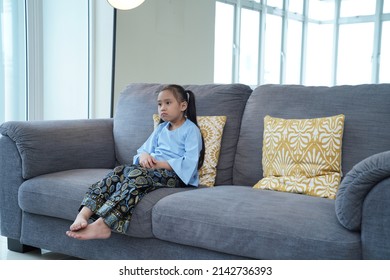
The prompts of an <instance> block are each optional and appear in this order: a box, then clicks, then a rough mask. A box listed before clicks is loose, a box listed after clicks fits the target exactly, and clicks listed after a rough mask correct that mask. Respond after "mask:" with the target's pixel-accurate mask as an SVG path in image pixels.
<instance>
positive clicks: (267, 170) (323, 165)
mask: <svg viewBox="0 0 390 280" xmlns="http://www.w3.org/2000/svg"><path fill="white" fill-rule="evenodd" d="M344 118H345V117H344V115H338V116H333V117H327V118H317V119H291V120H288V119H280V118H273V117H270V116H266V117H265V118H264V138H263V159H262V164H263V172H264V173H263V177H264V178H263V179H262V180H260V181H259V182H258V183H257V184H256V185H255V186H254V188H259V189H267V190H276V191H285V192H294V193H301V194H306V195H312V196H318V197H324V198H330V199H335V198H336V192H337V189H338V186H339V184H340V180H341V146H342V138H343V131H344Z"/></svg>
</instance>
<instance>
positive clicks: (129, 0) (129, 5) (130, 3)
mask: <svg viewBox="0 0 390 280" xmlns="http://www.w3.org/2000/svg"><path fill="white" fill-rule="evenodd" d="M107 1H108V3H110V5H111V6H113V7H114V8H115V9H118V10H130V9H134V8H137V7H138V6H139V5H141V4H142V3H143V2H144V1H145V0H107Z"/></svg>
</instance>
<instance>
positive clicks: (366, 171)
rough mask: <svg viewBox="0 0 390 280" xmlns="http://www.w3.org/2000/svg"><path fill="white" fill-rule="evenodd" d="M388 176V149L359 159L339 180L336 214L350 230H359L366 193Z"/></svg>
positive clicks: (389, 165)
mask: <svg viewBox="0 0 390 280" xmlns="http://www.w3.org/2000/svg"><path fill="white" fill-rule="evenodd" d="M388 177H390V151H387V152H383V153H379V154H376V155H373V156H370V157H368V158H366V159H365V160H363V161H361V162H360V163H358V164H357V165H355V166H354V168H353V169H352V170H351V171H350V172H348V174H347V175H346V176H345V178H344V180H343V181H342V182H341V184H340V187H339V191H338V193H337V198H336V214H337V218H338V219H339V221H340V223H341V224H342V225H343V226H345V227H346V228H347V229H350V230H360V227H361V222H362V211H363V203H364V200H365V198H366V196H367V194H368V193H369V192H370V191H371V190H372V189H373V188H374V187H375V186H376V184H378V183H379V182H381V181H382V180H383V179H386V178H388Z"/></svg>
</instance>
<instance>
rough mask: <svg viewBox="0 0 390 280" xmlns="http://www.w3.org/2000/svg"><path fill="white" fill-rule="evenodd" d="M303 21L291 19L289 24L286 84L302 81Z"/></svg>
mask: <svg viewBox="0 0 390 280" xmlns="http://www.w3.org/2000/svg"><path fill="white" fill-rule="evenodd" d="M301 39H302V22H300V21H296V20H289V21H288V25H287V45H286V53H285V55H284V57H285V62H286V77H285V83H286V84H299V83H300V70H301V50H302V40H301Z"/></svg>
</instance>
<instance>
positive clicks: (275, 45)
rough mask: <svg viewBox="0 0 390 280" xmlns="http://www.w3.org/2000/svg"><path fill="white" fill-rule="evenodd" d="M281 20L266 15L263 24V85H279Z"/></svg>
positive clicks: (277, 17) (278, 17)
mask: <svg viewBox="0 0 390 280" xmlns="http://www.w3.org/2000/svg"><path fill="white" fill-rule="evenodd" d="M281 30H282V18H281V17H280V16H275V15H269V14H268V15H267V17H266V23H265V38H264V40H265V49H264V83H265V84H269V83H273V84H279V82H280V57H281V39H282V36H281Z"/></svg>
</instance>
